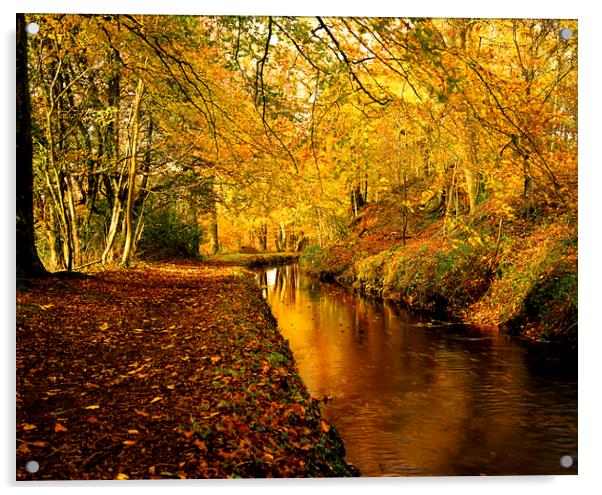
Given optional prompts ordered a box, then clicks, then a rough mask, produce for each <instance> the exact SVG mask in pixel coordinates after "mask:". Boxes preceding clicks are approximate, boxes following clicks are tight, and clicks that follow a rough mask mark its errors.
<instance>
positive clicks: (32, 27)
mask: <svg viewBox="0 0 602 495" xmlns="http://www.w3.org/2000/svg"><path fill="white" fill-rule="evenodd" d="M39 30H40V26H38V25H37V23H35V22H30V23H29V24H27V26H25V31H27V34H30V35H31V36H33V35H34V34H38V31H39Z"/></svg>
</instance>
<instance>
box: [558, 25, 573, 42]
mask: <svg viewBox="0 0 602 495" xmlns="http://www.w3.org/2000/svg"><path fill="white" fill-rule="evenodd" d="M560 37H561V38H562V39H563V40H564V41H568V40H570V39H571V38H572V37H573V30H572V29H569V28H562V29H561V30H560Z"/></svg>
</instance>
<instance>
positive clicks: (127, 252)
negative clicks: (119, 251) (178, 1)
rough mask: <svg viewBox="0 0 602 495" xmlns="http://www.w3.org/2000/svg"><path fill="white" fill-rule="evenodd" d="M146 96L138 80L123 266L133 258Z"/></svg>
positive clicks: (126, 206)
mask: <svg viewBox="0 0 602 495" xmlns="http://www.w3.org/2000/svg"><path fill="white" fill-rule="evenodd" d="M143 95H144V81H143V80H142V79H138V86H137V88H136V98H135V100H134V110H133V120H132V139H131V145H130V172H129V175H128V196H127V202H126V204H125V244H124V246H123V256H122V258H121V264H122V265H125V266H127V265H129V263H130V260H131V256H132V251H133V250H132V246H133V239H134V229H133V221H132V210H133V204H134V192H135V191H134V189H135V187H136V162H137V160H136V155H137V154H138V134H139V131H140V103H141V102H142V96H143Z"/></svg>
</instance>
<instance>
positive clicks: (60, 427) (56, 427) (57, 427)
mask: <svg viewBox="0 0 602 495" xmlns="http://www.w3.org/2000/svg"><path fill="white" fill-rule="evenodd" d="M64 431H69V430H68V429H67V427H66V426H63V425H62V424H60V423H56V424H55V425H54V432H55V433H60V432H64Z"/></svg>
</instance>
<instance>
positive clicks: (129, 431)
mask: <svg viewBox="0 0 602 495" xmlns="http://www.w3.org/2000/svg"><path fill="white" fill-rule="evenodd" d="M128 433H129V434H131V435H137V434H138V433H140V432H139V431H138V430H128Z"/></svg>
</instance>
